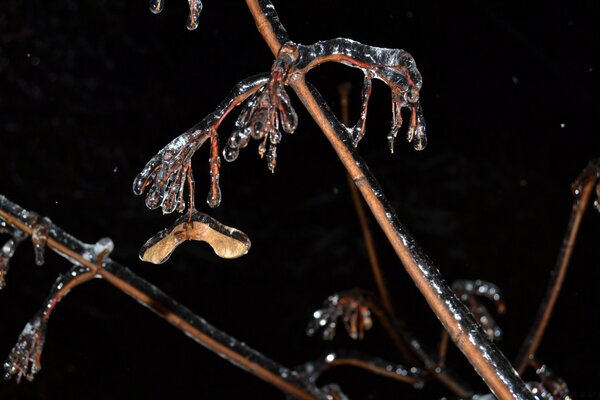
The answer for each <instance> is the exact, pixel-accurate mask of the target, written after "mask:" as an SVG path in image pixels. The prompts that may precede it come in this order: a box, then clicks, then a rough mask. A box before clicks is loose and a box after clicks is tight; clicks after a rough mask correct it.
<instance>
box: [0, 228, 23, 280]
mask: <svg viewBox="0 0 600 400" xmlns="http://www.w3.org/2000/svg"><path fill="white" fill-rule="evenodd" d="M0 233H8V234H9V235H10V236H11V237H10V238H9V239H8V240H7V241H6V243H4V245H3V246H2V247H1V248H0V290H2V289H4V287H5V286H6V274H7V273H8V268H9V263H10V259H11V258H12V256H13V255H14V254H15V250H16V249H17V246H18V245H19V243H21V242H22V241H23V240H25V238H26V237H27V235H26V234H25V233H24V232H22V231H20V230H18V229H16V228H15V229H12V228H11V229H4V228H1V229H0Z"/></svg>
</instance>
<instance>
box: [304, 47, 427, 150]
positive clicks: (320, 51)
mask: <svg viewBox="0 0 600 400" xmlns="http://www.w3.org/2000/svg"><path fill="white" fill-rule="evenodd" d="M298 53H299V60H298V63H297V66H296V68H297V69H299V70H301V71H302V72H303V73H306V72H308V71H309V70H310V69H312V68H314V67H316V66H318V65H320V64H322V63H324V62H340V63H342V64H346V65H348V66H351V67H354V68H359V69H361V70H362V71H363V72H364V74H365V80H364V84H363V92H362V107H361V115H360V118H359V121H358V122H357V124H356V125H355V126H354V127H353V128H351V129H350V130H349V133H350V134H351V136H352V139H353V141H354V145H355V146H356V145H357V144H358V142H359V141H360V139H361V138H362V137H363V136H364V133H365V132H364V130H365V119H366V114H367V105H368V101H369V97H370V93H371V79H372V78H375V79H379V80H381V81H383V82H384V83H385V84H386V85H388V86H389V87H390V89H391V91H392V127H391V129H390V132H389V133H388V135H387V140H388V144H389V147H390V151H392V152H393V151H394V140H395V138H396V136H397V134H398V131H399V130H400V127H401V126H402V116H401V110H402V108H409V109H410V110H411V117H410V121H409V126H408V130H407V134H406V138H407V140H408V142H411V143H413V146H414V148H415V150H423V149H424V148H425V146H426V145H427V135H426V126H425V119H424V117H423V110H422V108H421V104H420V102H419V95H420V90H421V86H422V85H423V80H422V78H421V74H420V72H419V70H418V69H417V65H416V63H415V60H414V59H413V57H412V56H411V55H410V54H409V53H407V52H406V51H404V50H400V49H388V48H382V47H375V46H369V45H365V44H362V43H359V42H356V41H354V40H351V39H346V38H337V39H331V40H325V41H321V42H317V43H315V44H312V45H298Z"/></svg>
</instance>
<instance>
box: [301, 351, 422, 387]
mask: <svg viewBox="0 0 600 400" xmlns="http://www.w3.org/2000/svg"><path fill="white" fill-rule="evenodd" d="M336 366H351V367H355V368H360V369H364V370H367V371H369V372H371V373H374V374H376V375H380V376H384V377H386V378H391V379H394V380H397V381H400V382H404V383H409V384H411V385H415V386H422V385H423V383H424V382H423V371H422V370H420V369H419V368H407V367H405V366H403V365H400V364H395V363H392V362H389V361H386V360H383V359H381V358H376V357H370V356H367V355H365V354H362V353H359V352H356V351H347V350H346V351H337V352H335V353H329V354H327V355H325V356H323V357H321V358H319V359H317V360H314V361H310V362H308V363H306V364H304V365H303V366H301V367H300V368H299V370H300V371H301V374H302V375H304V376H305V378H306V380H307V381H309V382H311V383H313V384H314V383H316V382H317V380H318V379H319V377H320V376H321V375H322V374H323V373H324V372H325V371H327V370H328V369H330V368H332V367H336Z"/></svg>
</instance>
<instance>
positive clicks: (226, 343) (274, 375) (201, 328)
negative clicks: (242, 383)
mask: <svg viewBox="0 0 600 400" xmlns="http://www.w3.org/2000/svg"><path fill="white" fill-rule="evenodd" d="M28 215H29V213H28V212H27V211H26V210H24V209H23V208H21V207H20V206H18V205H16V204H14V203H12V202H11V201H10V200H8V199H7V198H6V197H4V196H2V195H0V220H4V221H5V222H6V223H7V224H9V225H12V226H13V227H15V228H17V229H19V230H21V231H23V232H25V233H26V234H31V232H32V229H33V226H32V224H31V222H30V221H29V220H28V218H27V216H28ZM46 246H47V247H48V248H49V249H51V250H52V251H54V252H56V253H58V254H60V255H61V256H63V257H65V258H66V259H67V260H69V261H70V262H71V263H74V264H75V265H81V266H84V267H87V268H88V269H90V270H94V269H96V270H97V275H98V276H99V277H100V278H102V279H104V280H105V281H107V282H109V283H110V284H111V285H113V286H115V287H116V288H118V289H120V290H121V291H123V292H124V293H126V294H128V295H129V296H131V297H132V298H134V299H135V300H137V301H138V302H139V303H140V304H142V305H143V306H145V307H147V308H148V309H150V310H151V311H153V312H154V313H156V314H157V315H159V316H160V317H162V318H164V319H165V320H167V321H168V322H169V323H170V324H171V325H173V326H175V327H176V328H178V329H179V330H181V331H182V332H183V333H185V334H186V335H187V336H189V337H190V338H192V339H193V340H194V341H196V342H197V343H199V344H201V345H203V346H204V347H206V348H207V349H209V350H210V351H212V352H213V353H216V354H217V355H219V356H221V357H222V358H224V359H225V360H227V361H229V362H230V363H232V364H234V365H236V366H238V367H240V368H242V369H244V370H246V371H247V372H249V373H251V374H253V375H255V376H257V377H258V378H261V379H263V380H265V381H267V382H268V383H270V384H272V385H274V386H276V387H277V388H279V389H281V390H283V391H284V392H287V393H289V394H291V395H293V396H295V397H296V398H299V399H324V400H325V399H328V397H327V395H325V394H324V393H323V392H322V391H320V390H319V389H317V388H316V387H315V386H314V385H312V384H310V383H307V382H304V381H303V380H302V379H301V377H300V376H299V375H298V373H297V372H295V371H293V370H291V369H288V368H286V367H284V366H282V365H280V364H278V363H276V362H275V361H273V360H271V359H269V358H267V357H265V356H264V355H263V354H261V353H259V352H258V351H256V350H254V349H252V348H251V347H249V346H248V345H246V344H244V343H242V342H240V341H239V340H237V339H235V338H234V337H232V336H230V335H228V334H227V333H225V332H223V331H220V330H218V329H217V328H215V327H214V326H212V325H210V324H209V323H208V322H207V321H206V320H204V319H203V318H201V317H199V316H198V315H196V314H194V313H193V312H192V311H190V310H189V309H188V308H186V307H184V306H183V305H181V304H179V303H178V302H176V301H175V300H174V299H172V298H171V297H170V296H169V295H167V294H166V293H164V292H163V291H161V290H160V289H159V288H158V287H156V286H154V285H153V284H151V283H150V282H148V281H146V280H144V279H142V278H141V277H139V276H137V275H136V274H135V273H133V272H132V271H131V270H129V269H128V268H126V267H124V266H122V265H120V264H119V263H117V262H115V261H113V260H112V259H110V258H109V257H105V258H104V259H103V260H102V261H103V262H102V268H100V269H97V265H96V264H94V260H93V259H92V260H90V257H89V256H87V257H86V255H88V254H89V252H90V251H93V249H94V245H92V244H86V243H83V242H82V241H80V240H79V239H77V238H75V237H73V236H71V235H70V234H68V233H66V232H65V231H63V230H62V229H61V228H59V227H58V226H56V225H54V224H52V223H51V224H50V225H49V231H48V240H47V243H46Z"/></svg>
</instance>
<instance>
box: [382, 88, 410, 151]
mask: <svg viewBox="0 0 600 400" xmlns="http://www.w3.org/2000/svg"><path fill="white" fill-rule="evenodd" d="M402 107H403V103H402V95H400V94H399V93H398V92H397V91H395V90H393V91H392V127H391V128H390V132H389V133H388V135H387V140H388V146H389V148H390V152H391V153H394V142H395V140H396V136H398V131H399V130H400V127H401V126H402ZM409 141H410V140H409Z"/></svg>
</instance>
